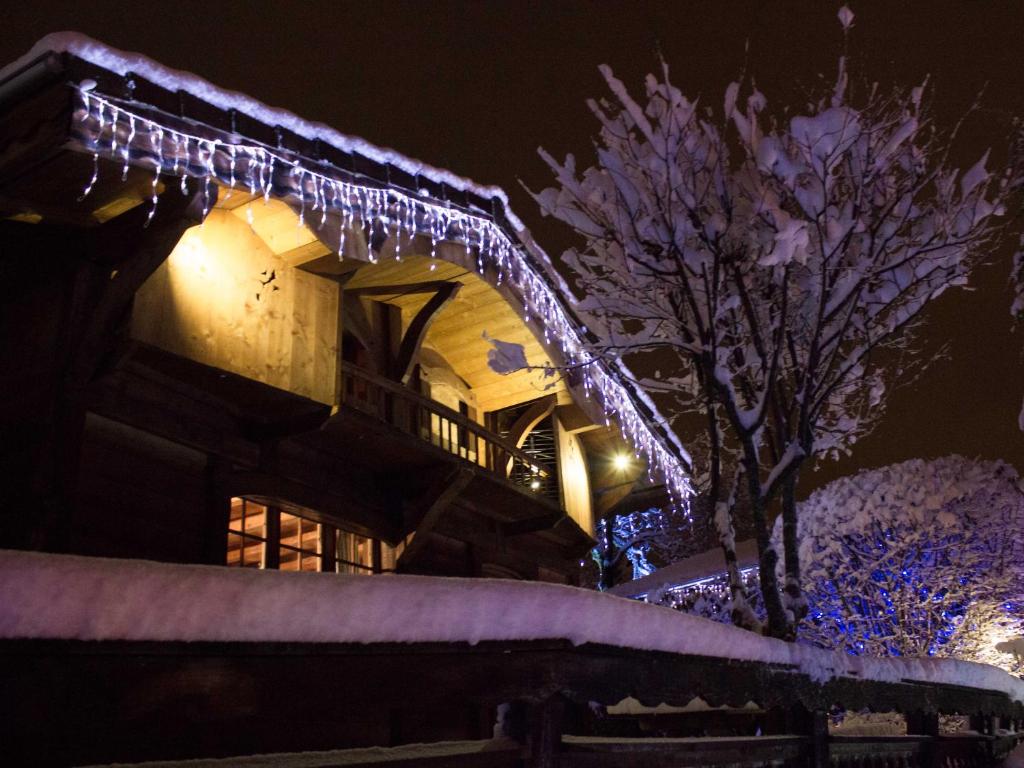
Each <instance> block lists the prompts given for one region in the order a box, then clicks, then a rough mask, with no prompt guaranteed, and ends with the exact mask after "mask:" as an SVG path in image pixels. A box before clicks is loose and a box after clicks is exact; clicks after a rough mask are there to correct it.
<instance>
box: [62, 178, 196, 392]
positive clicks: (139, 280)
mask: <svg viewBox="0 0 1024 768" xmlns="http://www.w3.org/2000/svg"><path fill="white" fill-rule="evenodd" d="M167 198H168V199H166V200H161V203H162V204H161V205H160V206H159V207H158V208H157V213H156V216H155V217H154V218H153V219H152V222H151V223H149V224H148V226H147V221H148V217H149V211H148V210H146V209H144V208H135V209H133V210H131V211H129V212H128V213H126V214H124V215H123V216H119V217H118V218H116V219H113V220H111V221H110V222H109V223H108V224H104V225H103V226H101V227H98V228H97V229H96V230H95V234H94V235H93V237H92V238H91V239H90V242H89V244H88V246H87V252H88V253H90V254H91V255H92V256H93V257H94V261H95V265H89V267H88V268H87V269H86V270H85V273H84V274H83V276H82V280H81V281H80V283H79V285H78V286H77V287H76V297H75V298H76V299H77V301H75V304H76V305H77V306H75V310H76V315H77V317H76V322H77V323H78V324H79V325H78V327H79V328H80V331H79V332H78V333H77V334H76V335H77V339H76V340H75V341H76V343H75V347H74V348H75V354H74V359H73V362H72V366H71V377H72V380H74V381H76V382H79V383H85V382H88V381H90V380H92V379H93V378H94V376H95V374H96V372H97V370H98V369H99V367H100V364H101V361H102V358H103V357H104V355H105V354H106V353H107V352H108V351H109V350H110V347H111V346H112V344H113V343H114V342H115V341H116V338H117V330H118V327H119V326H120V325H121V324H122V323H123V321H124V319H125V317H126V315H127V314H128V313H129V312H130V310H131V305H132V300H133V299H134V298H135V292H136V291H138V290H139V288H140V287H142V284H143V283H144V282H146V280H147V279H148V278H149V276H150V275H152V274H153V272H154V271H155V270H156V269H157V267H159V266H160V265H161V264H163V262H164V261H165V260H166V259H167V257H168V256H169V255H170V253H171V251H173V250H174V247H175V246H176V245H177V244H178V241H179V240H180V239H181V236H182V235H183V234H185V230H187V229H188V228H189V227H192V226H194V225H196V224H200V223H202V221H203V219H204V218H205V215H206V212H207V211H208V210H209V208H210V207H212V203H213V201H210V200H205V199H204V196H203V193H202V192H196V193H195V194H193V195H192V196H191V197H185V196H183V195H180V194H177V193H176V192H174V191H172V192H169V193H168V194H167Z"/></svg>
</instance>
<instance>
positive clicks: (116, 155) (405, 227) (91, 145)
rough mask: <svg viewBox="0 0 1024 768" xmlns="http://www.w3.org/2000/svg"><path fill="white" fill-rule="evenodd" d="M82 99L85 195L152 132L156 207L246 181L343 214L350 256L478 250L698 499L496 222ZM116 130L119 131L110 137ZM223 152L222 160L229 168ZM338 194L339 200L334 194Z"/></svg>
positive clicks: (341, 239)
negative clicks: (169, 192) (87, 160)
mask: <svg viewBox="0 0 1024 768" xmlns="http://www.w3.org/2000/svg"><path fill="white" fill-rule="evenodd" d="M78 93H79V95H80V98H81V105H80V108H81V110H82V111H83V114H84V118H83V120H82V121H81V122H77V121H76V123H75V126H74V128H73V130H74V132H75V135H76V136H77V137H78V138H79V139H80V141H81V143H82V144H83V145H84V147H85V149H86V150H87V151H89V152H90V153H91V154H92V155H93V158H94V170H93V176H92V178H91V180H90V181H89V183H88V184H87V185H86V187H85V190H84V192H83V197H84V196H85V195H87V194H88V193H89V192H90V191H91V190H92V187H93V185H94V184H95V183H96V180H97V178H98V174H99V157H100V155H103V156H104V157H107V158H110V159H112V160H115V161H122V162H124V163H125V164H126V165H127V164H128V162H129V161H131V160H132V159H133V156H132V151H133V149H139V150H140V151H141V150H142V147H140V146H137V144H138V141H137V136H136V132H137V130H138V129H139V128H141V129H142V130H143V131H145V132H146V133H147V134H148V135H147V139H148V140H149V141H153V140H154V139H153V137H152V134H153V133H154V132H159V133H158V134H157V135H158V136H159V143H160V146H161V149H159V150H158V151H157V152H156V153H155V157H153V163H154V166H155V168H154V173H155V178H154V184H153V191H154V203H155V198H156V195H155V192H156V191H157V184H158V179H159V175H160V174H161V173H165V174H168V175H176V176H180V178H181V187H182V190H183V192H184V191H186V190H187V178H188V177H189V176H191V177H194V178H196V179H197V180H198V181H199V183H200V184H202V185H203V189H204V214H205V213H206V212H208V210H209V206H210V204H211V201H212V185H213V183H215V182H219V183H223V184H225V185H227V186H229V187H231V188H233V187H235V186H236V185H237V184H239V183H241V184H242V185H244V186H247V187H248V188H249V191H250V194H255V193H257V192H259V193H261V194H262V197H263V199H264V202H268V201H269V199H270V197H271V195H272V194H275V187H276V190H277V193H276V196H281V197H285V198H292V199H294V198H295V197H297V198H298V200H297V201H295V202H296V203H297V207H298V209H299V222H300V225H304V224H305V220H306V209H307V205H308V204H310V201H311V205H312V208H313V210H319V211H320V214H321V215H320V217H319V218H320V225H321V226H323V225H325V224H326V220H327V216H329V215H332V214H333V215H336V216H337V218H338V227H339V234H338V253H339V256H341V255H343V253H344V248H345V236H346V230H348V229H351V228H354V226H355V224H356V220H357V219H358V221H359V225H360V226H361V227H363V228H364V229H365V230H366V231H367V234H368V239H369V240H370V241H371V243H372V241H373V240H374V234H375V233H377V232H380V231H383V233H384V234H385V235H387V236H388V237H393V238H394V240H395V256H396V258H397V259H401V239H402V237H406V238H408V239H413V238H415V237H416V236H417V235H426V236H429V237H430V243H431V247H430V256H431V259H436V257H437V246H438V244H439V243H440V242H441V241H442V240H448V241H451V242H455V243H460V242H461V244H462V246H463V247H464V249H465V253H466V258H467V259H471V258H473V255H474V254H473V251H474V250H475V251H476V254H475V256H476V259H475V260H476V266H477V271H478V272H480V274H487V270H488V268H489V267H490V268H491V270H490V274H492V275H496V277H495V278H494V279H495V280H496V282H497V284H499V285H500V284H501V283H502V281H509V282H511V283H512V284H513V285H514V286H515V287H516V289H517V291H518V293H519V295H520V296H521V297H522V301H523V319H524V322H526V323H527V324H529V323H530V322H531V320H533V319H536V320H537V325H538V327H539V328H541V329H542V330H543V338H544V339H545V342H546V343H547V344H549V345H551V344H552V342H553V341H554V340H557V342H558V345H559V349H560V350H561V352H562V356H563V358H564V360H565V363H566V365H567V366H570V367H572V368H574V369H579V370H581V371H582V377H581V378H582V389H583V393H584V395H585V396H586V397H587V398H589V397H590V393H591V391H592V390H593V391H595V392H597V393H598V394H599V395H600V403H601V405H602V407H603V410H604V412H605V417H606V421H608V423H609V424H610V421H611V418H610V417H611V415H612V414H614V415H615V416H616V421H617V422H618V423H619V427H620V430H621V431H622V433H623V435H624V437H625V438H626V440H627V441H628V442H629V444H630V445H632V446H633V449H634V451H635V452H637V453H638V454H640V453H642V454H643V455H644V456H645V457H646V459H647V464H648V470H649V471H657V472H658V473H659V474H660V475H662V476H663V477H664V479H665V483H666V486H667V487H668V488H669V491H670V494H671V495H672V497H673V498H674V499H676V501H677V503H679V502H683V505H684V506H685V499H686V498H687V497H689V496H690V495H691V494H692V492H693V491H692V488H691V486H690V482H689V478H688V475H687V473H686V470H685V467H684V465H683V463H682V461H681V460H680V459H679V458H678V457H677V456H676V455H675V454H674V453H673V452H671V451H670V450H669V449H668V447H667V446H666V445H665V444H664V443H663V442H662V439H661V438H660V437H658V436H657V435H656V434H655V432H654V431H653V430H652V428H651V427H650V426H649V425H648V423H647V420H646V418H645V417H644V416H642V415H641V414H640V412H639V411H638V410H637V406H636V405H635V404H634V400H633V396H632V395H631V394H630V393H629V392H628V391H627V390H626V388H625V387H624V386H623V385H622V384H621V383H620V382H619V380H618V378H617V377H616V376H615V375H614V374H613V373H612V370H611V367H610V366H611V365H612V364H611V363H608V362H606V361H604V360H600V359H598V358H596V357H594V355H593V354H592V353H591V352H590V351H589V350H588V348H587V344H586V342H585V341H584V338H583V336H581V332H580V331H579V329H578V328H577V326H576V324H575V323H574V322H573V320H572V319H571V318H570V316H569V314H568V313H567V311H566V310H565V309H564V307H563V305H562V302H561V300H560V299H559V298H558V296H557V295H556V294H555V292H554V290H555V289H554V288H552V287H551V286H550V285H549V284H548V282H547V281H546V280H545V279H544V278H543V277H542V276H541V274H540V273H539V272H538V270H537V269H536V268H535V267H534V266H533V264H532V263H531V261H530V256H529V254H528V253H527V252H526V251H525V250H524V249H523V247H522V246H521V245H519V244H517V243H515V242H513V241H512V240H511V239H510V237H509V236H508V234H506V232H505V230H504V229H503V228H502V227H501V226H500V225H499V224H497V223H496V222H495V221H493V220H492V219H491V218H489V217H487V216H484V215H477V214H476V213H473V212H469V211H463V210H457V209H454V208H452V205H451V202H450V201H448V200H445V201H444V202H443V203H438V202H433V201H430V200H427V199H422V198H420V197H415V196H410V195H407V194H405V193H404V192H402V191H400V190H383V189H380V188H378V187H370V186H363V185H360V184H356V183H354V182H350V181H340V180H338V179H336V178H333V177H331V176H328V175H327V174H326V173H324V172H323V171H322V170H319V169H313V168H306V167H305V166H303V165H302V164H301V162H300V161H299V160H295V159H293V158H290V157H287V156H286V155H285V154H284V151H283V150H279V151H274V150H271V149H269V148H267V147H265V146H260V145H247V144H236V143H234V142H233V141H231V142H229V141H221V140H219V139H212V138H209V137H204V136H198V135H194V134H191V133H186V132H184V131H179V130H176V129H172V128H169V127H166V126H163V125H160V124H158V123H156V122H154V121H153V120H152V119H150V118H146V117H142V116H140V115H137V114H134V113H132V112H131V111H129V110H126V109H123V108H121V107H119V106H118V105H117V104H116V103H114V102H113V101H111V100H108V99H107V98H105V97H103V96H100V95H98V94H96V93H95V92H88V93H86V92H85V91H83V90H80V89H79V90H78ZM108 110H109V112H108ZM108 125H109V128H110V130H109V132H108V131H107V130H106V129H107V126H108ZM125 127H126V128H127V139H126V141H125V142H124V144H123V145H119V143H118V130H119V128H125ZM164 136H170V137H171V139H170V140H169V141H170V144H171V145H172V146H173V147H174V151H173V152H169V153H164V152H163V151H162V144H163V141H164ZM151 146H152V145H151ZM119 149H120V152H119V151H118V150H119ZM218 153H220V158H222V161H221V162H220V170H218V160H217V156H218ZM282 174H287V175H288V177H289V178H290V183H288V184H285V183H283V178H282ZM122 175H125V174H124V173H123V174H122ZM125 177H126V176H125ZM296 181H297V182H298V183H297V184H296V183H295V182H296ZM328 189H329V190H330V191H331V194H330V195H328V194H327V190H328ZM307 197H309V198H310V200H307ZM378 228H379V229H378ZM368 258H369V261H370V262H371V263H376V262H377V261H378V257H377V254H375V253H374V251H373V248H372V245H371V247H370V248H368ZM435 268H436V264H434V263H431V266H430V269H431V271H433V270H434V269H435Z"/></svg>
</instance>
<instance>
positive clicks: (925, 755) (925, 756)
mask: <svg viewBox="0 0 1024 768" xmlns="http://www.w3.org/2000/svg"><path fill="white" fill-rule="evenodd" d="M905 717H906V719H907V735H914V736H928V737H929V739H928V741H926V742H924V743H922V744H921V754H920V763H919V765H921V767H922V768H931V766H939V765H941V760H942V753H941V750H940V749H939V713H938V712H922V711H920V710H918V711H917V712H908V713H907V714H906V715H905Z"/></svg>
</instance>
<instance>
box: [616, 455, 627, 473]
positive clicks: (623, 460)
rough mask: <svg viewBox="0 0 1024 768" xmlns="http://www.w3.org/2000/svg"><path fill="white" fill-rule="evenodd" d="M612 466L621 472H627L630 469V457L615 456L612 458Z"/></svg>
mask: <svg viewBox="0 0 1024 768" xmlns="http://www.w3.org/2000/svg"><path fill="white" fill-rule="evenodd" d="M612 466H614V467H615V469H617V470H618V471H619V472H625V471H626V470H627V469H629V456H628V455H626V454H625V453H617V454H615V456H614V458H612Z"/></svg>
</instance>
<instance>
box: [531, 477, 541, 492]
mask: <svg viewBox="0 0 1024 768" xmlns="http://www.w3.org/2000/svg"><path fill="white" fill-rule="evenodd" d="M530 490H533V491H539V490H540V480H538V479H537V478H534V479H533V480H531V481H530Z"/></svg>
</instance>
